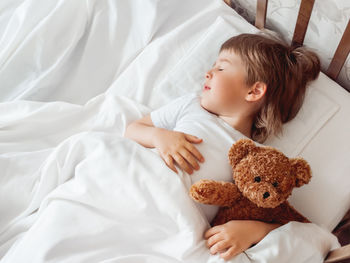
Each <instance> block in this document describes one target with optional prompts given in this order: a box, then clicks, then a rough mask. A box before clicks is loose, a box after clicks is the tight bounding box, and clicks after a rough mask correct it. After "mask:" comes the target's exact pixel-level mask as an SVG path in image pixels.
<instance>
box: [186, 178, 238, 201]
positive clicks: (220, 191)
mask: <svg viewBox="0 0 350 263" xmlns="http://www.w3.org/2000/svg"><path fill="white" fill-rule="evenodd" d="M190 195H191V197H192V198H193V199H194V200H196V201H197V202H199V203H202V204H209V205H219V206H231V205H232V203H234V202H235V201H236V200H238V199H239V198H241V197H242V195H241V193H240V191H239V190H238V188H237V186H236V185H235V184H233V183H230V182H218V181H214V180H200V181H198V182H197V183H195V184H193V185H192V187H191V189H190Z"/></svg>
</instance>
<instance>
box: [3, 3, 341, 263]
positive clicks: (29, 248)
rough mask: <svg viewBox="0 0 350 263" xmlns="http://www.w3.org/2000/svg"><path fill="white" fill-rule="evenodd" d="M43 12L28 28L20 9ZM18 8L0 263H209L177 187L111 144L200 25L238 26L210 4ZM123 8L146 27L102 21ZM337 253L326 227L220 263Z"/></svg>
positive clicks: (150, 164)
mask: <svg viewBox="0 0 350 263" xmlns="http://www.w3.org/2000/svg"><path fill="white" fill-rule="evenodd" d="M44 2H45V5H44V7H46V8H47V9H45V8H44V7H42V8H44V9H42V11H43V14H44V13H45V10H51V12H49V14H50V15H49V16H47V18H48V20H45V19H44V20H41V21H42V22H41V23H39V24H35V23H36V22H35V21H34V20H35V19H37V17H36V16H33V15H32V14H30V12H29V11H30V10H31V11H33V12H34V13H35V14H37V15H38V16H39V14H38V13H37V11H35V10H37V9H36V8H35V7H37V8H38V6H40V3H42V4H43V3H44ZM4 3H10V2H9V1H7V2H6V1H4V2H2V3H1V4H0V10H3V9H4V7H6V4H4ZM16 3H21V5H20V6H19V7H18V8H12V9H7V10H10V11H8V12H10V13H11V12H12V13H11V14H16V16H15V17H13V16H10V15H8V17H11V20H10V22H11V21H13V22H12V23H14V24H11V23H9V24H11V25H12V27H11V28H16V31H15V32H16V33H14V32H12V31H11V32H10V31H8V32H7V34H9V35H10V36H12V37H13V38H11V39H10V40H11V41H10V40H9V38H5V37H3V38H1V41H0V47H2V48H3V49H0V50H2V51H3V53H0V54H1V55H3V56H0V62H1V63H0V78H2V79H0V83H4V84H6V85H4V86H2V87H5V88H2V87H1V92H0V96H1V99H2V100H3V101H10V100H12V101H10V102H6V103H2V104H0V169H1V171H2V174H1V177H0V214H1V218H0V258H2V259H1V262H28V258H30V259H31V262H47V261H50V262H152V263H153V262H220V261H221V260H220V259H219V257H218V256H217V255H216V256H210V254H209V251H208V249H207V248H206V247H205V242H204V240H203V239H202V235H203V231H204V230H205V229H207V228H208V222H206V221H205V219H204V216H203V215H202V214H201V212H200V211H199V210H198V209H197V207H196V205H195V204H194V203H193V201H192V200H191V199H190V198H189V197H188V194H187V189H188V187H189V184H190V180H189V178H188V177H187V176H186V175H184V174H181V175H180V176H178V175H176V174H174V173H173V172H172V171H171V170H170V169H169V168H167V167H166V166H165V165H164V163H163V161H162V160H161V159H160V157H159V156H158V155H157V154H156V153H155V152H154V151H152V150H149V149H146V148H143V147H141V146H140V145H138V144H136V143H135V142H132V141H130V140H127V139H125V138H122V135H123V132H124V129H125V125H126V124H127V123H129V122H130V121H131V120H134V119H136V118H139V117H141V116H142V115H143V114H145V113H147V112H149V111H150V110H151V107H150V105H151V104H152V103H153V104H152V106H154V105H156V104H157V103H158V104H159V103H161V102H162V100H161V99H164V100H170V99H171V98H173V96H174V94H173V93H171V90H169V93H162V94H159V97H158V100H156V101H155V100H154V98H155V97H157V95H158V93H157V92H159V90H154V87H155V86H156V84H157V83H159V82H160V81H161V80H162V78H163V77H164V74H166V72H167V70H166V69H169V67H172V66H174V63H175V62H176V61H177V60H178V59H180V58H181V57H182V55H183V54H185V52H186V50H188V48H189V47H190V46H192V45H193V43H195V41H197V40H198V39H199V37H200V36H201V35H202V34H203V33H204V32H205V31H206V29H207V28H208V26H209V25H211V24H212V23H213V22H214V21H215V20H216V18H217V17H218V16H221V17H222V18H225V19H228V20H230V21H231V22H234V23H238V25H239V23H240V22H239V21H240V20H239V18H237V17H233V16H232V12H233V11H232V10H231V9H229V8H228V7H226V6H225V5H224V4H223V2H222V1H221V0H216V1H215V0H214V1H212V0H210V1H208V0H206V1H203V0H201V1H198V0H190V1H184V4H183V5H179V4H178V3H179V2H178V1H171V0H167V1H165V0H162V1H151V0H149V1H63V0H62V1H38V0H36V1H28V0H26V1H21V2H20V1H17V2H16ZM52 5H53V6H55V8H53V6H52ZM103 5H105V6H103ZM125 5H126V7H125ZM140 6H142V7H143V9H141V10H142V12H141V11H137V12H136V11H135V10H140V9H139V7H140ZM106 7H108V8H106ZM122 7H123V8H122ZM124 8H126V10H129V11H130V10H133V12H135V13H134V15H137V16H140V15H141V14H143V12H145V11H147V14H148V15H149V20H147V21H148V22H147V21H142V23H141V24H140V22H138V23H136V22H135V23H136V25H134V26H132V25H130V24H129V23H133V21H138V20H137V19H136V18H135V19H136V20H134V18H133V17H128V16H124V17H123V19H122V20H121V21H120V22H117V23H116V22H115V21H117V20H113V13H114V14H118V12H119V13H120V12H121V10H123V11H124V10H125V9H124ZM82 9H83V10H85V11H86V12H85V13H84V12H82V11H81V10H82ZM78 10H79V12H78ZM175 10H176V12H175ZM65 11H67V12H65ZM106 12H107V13H108V15H106ZM138 12H139V13H138ZM121 13H123V12H121ZM47 14H48V13H47V12H46V15H47ZM117 17H118V16H117ZM141 17H143V18H144V16H142V15H141ZM60 18H61V19H60ZM114 18H115V17H114ZM12 19H13V20H12ZM16 19H17V20H16ZM50 19H51V20H50ZM165 20H167V21H172V22H171V23H164V21H165ZM0 21H1V20H0ZM16 21H17V22H18V21H22V24H20V25H19V26H17V27H16V26H15V24H16V23H17V22H16ZM23 21H25V22H26V23H23ZM38 21H39V20H38ZM62 21H65V22H64V23H62ZM58 22H59V23H58ZM31 23H34V24H31ZM115 23H116V24H117V25H118V26H120V27H119V28H118V27H115ZM33 25H36V26H33ZM103 27H106V28H107V29H105V30H101V29H102V28H103ZM4 28H5V29H4ZM7 28H8V27H0V30H3V32H5V33H6V29H7ZM33 28H35V29H36V30H33ZM59 29H60V30H61V31H60V32H63V33H66V34H63V33H62V35H64V36H65V37H66V38H63V40H65V41H66V42H64V43H63V44H62V49H59V48H57V47H59V42H57V38H56V37H57V30H59ZM112 29H116V30H112ZM54 31H56V34H55V33H54ZM40 32H41V33H40ZM123 32H124V34H126V35H127V36H126V38H124V37H122V38H119V36H120V35H119V36H118V34H121V35H123V34H122V33H123ZM193 32H195V33H193ZM5 33H4V35H6V34H5ZM41 34H44V35H43V36H45V38H43V37H41V36H42V35H41ZM69 34H70V37H69ZM114 34H116V35H114ZM48 36H51V38H50V37H49V38H48V42H49V44H47V45H46V41H43V39H47V37H48ZM109 40H110V41H111V42H108V41H109ZM121 40H122V41H124V40H125V42H122V43H120V41H121ZM50 41H51V42H50ZM106 41H107V43H110V44H111V45H107V48H105V44H106ZM56 42H57V43H56ZM67 43H70V45H68V46H69V47H70V49H69V48H68V49H67V46H66V44H67ZM79 43H83V44H79ZM54 44H57V45H54ZM130 44H131V46H130ZM118 45H119V46H118ZM102 47H103V48H102ZM117 47H120V49H118V48H117ZM154 47H159V48H165V49H166V48H169V49H171V48H173V49H174V50H173V51H174V52H173V56H171V57H169V58H168V59H167V60H166V61H164V58H162V57H159V53H157V52H156V50H157V49H156V48H154ZM45 48H46V51H47V53H45V52H44V51H45ZM96 50H98V53H97V52H96ZM152 50H153V51H152ZM34 51H37V52H38V53H35V52H34ZM40 54H41V55H40ZM65 54H66V57H65ZM51 55H52V56H51ZM100 56H102V58H103V59H101V60H100V61H96V59H97V58H99V57H100ZM57 58H62V59H61V60H60V59H58V60H57ZM139 58H142V59H143V60H144V59H145V58H149V60H148V63H147V65H142V64H139V62H140V61H142V60H139ZM57 61H61V63H57ZM35 62H38V63H37V64H35ZM162 62H164V63H162ZM33 63H34V64H33ZM104 63H106V64H105V67H102V65H104ZM26 66H27V68H26ZM33 66H34V68H33ZM14 69H16V70H17V69H18V71H16V70H14ZM135 69H137V70H135ZM132 70H135V72H134V74H132V72H131V71H132ZM36 73H37V74H36ZM157 73H158V74H157ZM17 76H18V77H17ZM127 76H129V77H127ZM112 83H113V84H112ZM131 83H134V84H135V85H131ZM107 88H109V92H108V93H107V94H101V95H98V96H97V97H95V98H92V97H93V96H95V95H97V94H100V93H103V92H104V91H105V90H106V89H107ZM90 98H92V99H90ZM151 98H153V99H152V100H151ZM19 99H27V101H24V100H19ZM89 99H90V100H89ZM28 100H40V101H55V100H60V101H57V102H51V103H45V102H35V101H28ZM62 101H66V102H62ZM86 101H88V102H87V103H85V102H86ZM67 102H70V103H67ZM155 102H157V103H155ZM84 103H85V104H84ZM80 104H81V105H80ZM155 167H156V169H155ZM336 247H339V243H338V242H337V240H336V238H335V237H334V236H333V235H332V234H331V233H329V232H328V231H327V230H326V229H323V228H321V227H319V226H317V225H315V224H300V223H296V222H293V223H289V224H287V225H285V226H283V227H280V228H278V229H276V230H274V231H272V232H271V233H270V234H269V235H267V236H266V237H265V239H264V240H262V241H261V242H260V243H259V244H258V245H256V246H255V247H252V248H250V249H248V250H247V251H246V252H245V253H242V254H240V255H239V256H237V257H236V258H234V259H233V260H232V262H237V263H238V262H272V263H273V262H291V261H293V262H315V263H316V262H322V261H323V258H324V256H325V255H326V254H327V252H328V251H329V250H330V249H333V248H336ZM296 251H297V253H296Z"/></svg>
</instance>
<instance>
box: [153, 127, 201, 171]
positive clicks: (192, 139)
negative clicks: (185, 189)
mask: <svg viewBox="0 0 350 263" xmlns="http://www.w3.org/2000/svg"><path fill="white" fill-rule="evenodd" d="M201 142H202V139H199V138H197V137H196V136H193V135H190V134H186V133H183V132H177V131H169V130H166V129H157V131H156V133H155V136H154V139H153V144H154V146H155V147H156V148H157V150H158V152H159V154H160V156H161V157H162V159H163V160H164V162H165V163H166V165H167V166H168V167H169V168H170V169H172V170H173V171H174V172H176V173H177V170H176V168H175V165H174V161H175V162H176V163H177V164H178V165H179V166H180V167H181V169H183V170H185V171H186V172H187V173H188V174H192V172H193V169H195V170H199V164H198V162H197V160H199V161H200V162H204V158H203V156H202V155H201V153H200V152H199V151H198V150H197V149H196V147H194V146H193V145H192V143H201Z"/></svg>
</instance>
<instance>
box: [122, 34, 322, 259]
mask: <svg viewBox="0 0 350 263" xmlns="http://www.w3.org/2000/svg"><path fill="white" fill-rule="evenodd" d="M319 71H320V61H319V59H318V57H317V56H316V54H315V53H313V52H311V51H310V50H307V49H306V48H304V47H297V48H292V47H289V46H288V45H286V44H284V43H283V42H281V41H279V40H277V39H274V38H271V37H267V36H264V35H262V34H241V35H238V36H235V37H232V38H230V39H228V40H227V41H226V42H225V43H223V45H222V46H221V48H220V52H219V55H218V58H217V60H216V62H215V64H214V65H213V67H212V68H211V69H210V70H209V71H208V72H207V73H206V74H205V84H204V87H203V89H202V90H201V91H200V92H194V93H191V94H186V95H183V96H181V97H179V98H177V99H175V100H174V101H172V102H171V103H169V104H167V105H165V106H163V107H161V108H159V109H157V110H154V111H152V112H151V113H150V114H148V115H146V116H145V117H143V118H141V119H139V120H136V121H134V122H132V123H130V124H129V125H128V127H127V129H126V131H125V137H127V138H130V139H132V140H134V141H136V142H138V143H139V144H141V145H143V146H145V147H148V148H155V149H156V150H157V151H158V153H159V155H160V156H161V158H162V159H163V160H164V162H165V163H166V165H167V166H168V167H169V168H170V169H172V170H173V171H174V172H176V173H177V172H178V171H177V169H181V170H182V171H184V172H186V173H188V174H189V175H191V180H192V183H195V182H196V181H198V180H200V179H213V180H222V181H231V180H232V176H231V175H232V170H231V166H230V165H229V163H228V159H227V153H228V151H229V149H230V147H231V145H232V144H233V143H234V142H235V141H237V140H238V139H240V138H250V139H252V140H254V141H256V142H258V143H263V142H264V141H265V140H266V138H267V137H268V136H269V135H271V134H275V135H278V134H279V133H281V131H282V124H283V123H286V122H288V121H289V120H291V119H293V118H294V117H295V116H296V114H297V113H298V111H299V109H300V108H301V105H302V103H303V99H304V95H305V90H306V86H307V83H308V82H309V81H312V80H314V79H315V78H317V76H318V73H319ZM197 205H198V206H200V208H201V209H202V211H203V213H204V214H205V215H206V217H207V219H208V221H209V222H210V221H211V220H212V219H213V218H214V216H215V214H216V212H217V210H218V208H217V207H215V206H210V205H202V204H197ZM278 226H279V225H277V224H268V223H264V222H260V221H250V220H233V221H230V222H228V223H226V224H223V225H220V226H215V227H212V228H210V229H209V230H207V231H206V233H205V234H204V237H205V239H207V246H208V248H209V249H210V253H212V254H216V253H220V256H221V257H222V258H224V259H225V260H228V259H230V258H232V257H234V256H235V255H237V254H239V253H241V252H242V251H244V250H246V249H247V248H249V247H250V246H252V245H253V244H256V243H257V242H259V241H260V240H261V239H263V238H264V237H265V236H266V235H267V234H268V233H269V232H270V231H271V230H273V229H275V228H277V227H278Z"/></svg>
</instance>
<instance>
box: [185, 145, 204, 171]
mask: <svg viewBox="0 0 350 263" xmlns="http://www.w3.org/2000/svg"><path fill="white" fill-rule="evenodd" d="M180 154H181V155H182V157H183V158H184V159H185V160H186V161H187V162H188V163H189V164H191V165H192V167H193V168H194V169H195V170H199V164H198V163H197V160H196V158H194V156H193V155H192V154H191V153H190V152H189V151H188V150H187V149H186V148H182V149H180Z"/></svg>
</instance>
